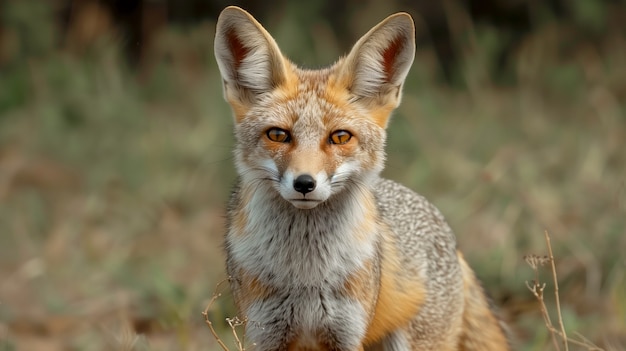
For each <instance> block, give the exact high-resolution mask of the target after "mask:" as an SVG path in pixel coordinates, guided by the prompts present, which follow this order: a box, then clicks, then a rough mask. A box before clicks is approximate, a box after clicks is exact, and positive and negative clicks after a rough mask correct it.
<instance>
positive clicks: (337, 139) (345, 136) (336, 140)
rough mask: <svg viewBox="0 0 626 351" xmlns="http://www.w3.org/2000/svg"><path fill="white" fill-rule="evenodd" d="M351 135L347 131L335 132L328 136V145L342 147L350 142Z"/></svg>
mask: <svg viewBox="0 0 626 351" xmlns="http://www.w3.org/2000/svg"><path fill="white" fill-rule="evenodd" d="M351 138H352V134H351V133H350V132H348V131H347V130H336V131H334V132H332V133H331V134H330V139H329V141H330V143H331V144H336V145H342V144H345V143H347V142H348V141H350V139H351Z"/></svg>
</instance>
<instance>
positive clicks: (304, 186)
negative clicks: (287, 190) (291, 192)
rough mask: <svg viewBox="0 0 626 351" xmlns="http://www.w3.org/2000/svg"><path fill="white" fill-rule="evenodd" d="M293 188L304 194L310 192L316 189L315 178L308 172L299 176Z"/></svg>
mask: <svg viewBox="0 0 626 351" xmlns="http://www.w3.org/2000/svg"><path fill="white" fill-rule="evenodd" d="M293 188H294V189H296V191H297V192H299V193H302V195H304V194H306V193H310V192H311V191H313V190H315V179H313V177H311V176H310V175H308V174H303V175H301V176H298V178H296V180H294V181H293Z"/></svg>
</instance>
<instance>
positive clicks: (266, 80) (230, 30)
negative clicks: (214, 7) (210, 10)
mask: <svg viewBox="0 0 626 351" xmlns="http://www.w3.org/2000/svg"><path fill="white" fill-rule="evenodd" d="M214 49H215V58H216V59H217V65H218V66H219V69H220V73H221V75H222V79H223V81H224V95H225V98H226V100H227V101H228V102H229V103H230V104H231V105H232V106H233V108H235V109H238V108H244V109H246V108H248V107H250V105H251V104H253V103H254V102H255V100H256V99H257V97H258V96H259V95H260V94H262V93H264V92H269V91H271V90H272V89H274V88H276V87H277V86H279V85H281V84H282V83H283V81H284V80H285V77H286V69H287V67H286V62H285V59H284V58H283V56H282V54H281V52H280V49H279V48H278V45H276V42H275V41H274V39H273V38H272V37H271V35H270V34H269V33H268V32H267V31H266V30H265V29H264V28H263V27H262V26H261V24H259V22H257V21H256V20H255V19H254V17H252V15H250V14H249V13H248V12H246V11H244V10H243V9H241V8H239V7H236V6H229V7H227V8H225V9H224V10H223V11H222V13H221V14H220V16H219V18H218V20H217V28H216V31H215V46H214Z"/></svg>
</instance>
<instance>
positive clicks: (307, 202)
mask: <svg viewBox="0 0 626 351" xmlns="http://www.w3.org/2000/svg"><path fill="white" fill-rule="evenodd" d="M289 202H291V204H292V205H294V206H295V207H297V208H300V209H303V210H308V209H311V208H313V207H315V206H317V205H319V204H320V203H322V200H314V199H290V200H289Z"/></svg>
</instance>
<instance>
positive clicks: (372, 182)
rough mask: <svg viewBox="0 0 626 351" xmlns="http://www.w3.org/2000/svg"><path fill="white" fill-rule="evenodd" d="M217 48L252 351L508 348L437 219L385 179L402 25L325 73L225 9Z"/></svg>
mask: <svg viewBox="0 0 626 351" xmlns="http://www.w3.org/2000/svg"><path fill="white" fill-rule="evenodd" d="M214 50H215V57H216V61H217V65H218V68H219V71H220V74H221V78H222V88H223V94H224V97H225V100H226V101H227V102H228V104H229V105H230V107H231V110H232V117H233V119H234V122H233V124H234V151H233V153H234V165H235V169H236V172H237V180H236V182H235V185H234V189H233V191H232V194H231V197H230V200H229V202H228V206H227V224H226V227H227V228H226V229H227V230H226V234H225V240H224V250H225V253H226V255H225V257H226V271H227V274H228V277H229V284H230V287H231V290H232V295H233V299H234V301H235V305H236V308H237V311H238V316H240V317H241V318H242V319H244V318H245V320H246V321H247V323H246V326H245V332H244V334H245V339H246V340H247V342H248V343H249V346H248V349H251V350H260V351H269V350H278V351H283V350H285V351H295V350H307V351H312V350H329V351H330V350H337V351H343V350H346V351H347V350H352V351H353V350H387V351H399V350H449V351H452V350H459V351H460V350H464V351H472V350H476V351H477V350H481V351H485V350H487V351H489V350H497V351H505V350H510V345H509V339H508V336H507V333H506V326H505V325H504V323H503V322H502V321H501V320H500V318H498V317H497V315H496V313H495V312H493V308H492V304H491V301H490V299H489V298H488V297H487V295H486V293H485V292H484V290H483V288H482V286H481V283H480V282H479V281H478V279H477V278H476V275H475V274H474V272H473V270H472V269H471V268H470V267H469V265H468V264H467V262H466V261H465V259H464V258H463V255H462V254H461V252H460V251H459V250H458V249H457V244H456V238H455V236H454V234H453V232H452V230H451V228H450V226H449V225H448V224H447V223H446V220H445V219H444V217H443V215H442V214H441V212H440V211H439V210H438V209H437V208H436V207H435V206H434V205H432V204H431V203H430V202H428V200H426V199H425V198H424V197H423V196H421V195H418V194H417V193H415V192H413V191H412V190H410V189H409V188H407V187H405V186H403V185H400V184H398V183H396V182H394V181H392V180H388V179H385V178H383V177H381V175H380V174H381V172H382V170H383V168H384V163H385V157H386V155H385V143H386V137H387V135H386V128H387V125H388V124H389V120H390V117H391V114H392V112H393V111H394V110H395V109H396V107H397V106H398V105H399V103H400V100H401V95H402V88H403V85H404V81H405V78H406V77H407V74H408V72H409V69H410V67H411V65H412V64H413V60H414V57H415V25H414V22H413V19H412V17H411V16H410V15H409V14H408V13H404V12H400V13H396V14H393V15H391V16H389V17H387V18H386V19H384V20H383V21H382V22H380V23H379V24H378V25H376V26H374V27H373V28H372V29H371V30H369V31H368V32H367V33H366V34H365V35H363V36H362V37H361V38H360V39H359V40H358V41H357V42H356V44H354V46H353V47H352V49H351V50H350V52H349V53H348V54H347V55H345V56H344V57H342V58H340V59H339V60H338V61H337V62H335V63H334V64H333V65H331V66H329V67H326V68H322V69H306V68H301V67H298V66H297V65H296V64H295V63H293V62H292V61H290V60H289V59H288V58H286V57H285V56H284V55H283V54H282V53H281V51H280V49H279V47H278V45H277V43H276V41H275V40H274V39H273V38H272V36H271V35H270V34H269V32H268V31H266V30H265V29H264V28H263V26H261V24H260V23H259V22H258V21H257V20H256V19H255V18H254V17H253V16H252V15H250V14H249V13H248V12H246V11H245V10H243V9H241V8H239V7H235V6H230V7H227V8H225V9H224V10H223V11H222V12H221V14H220V15H219V17H218V20H217V24H216V31H215V41H214Z"/></svg>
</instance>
